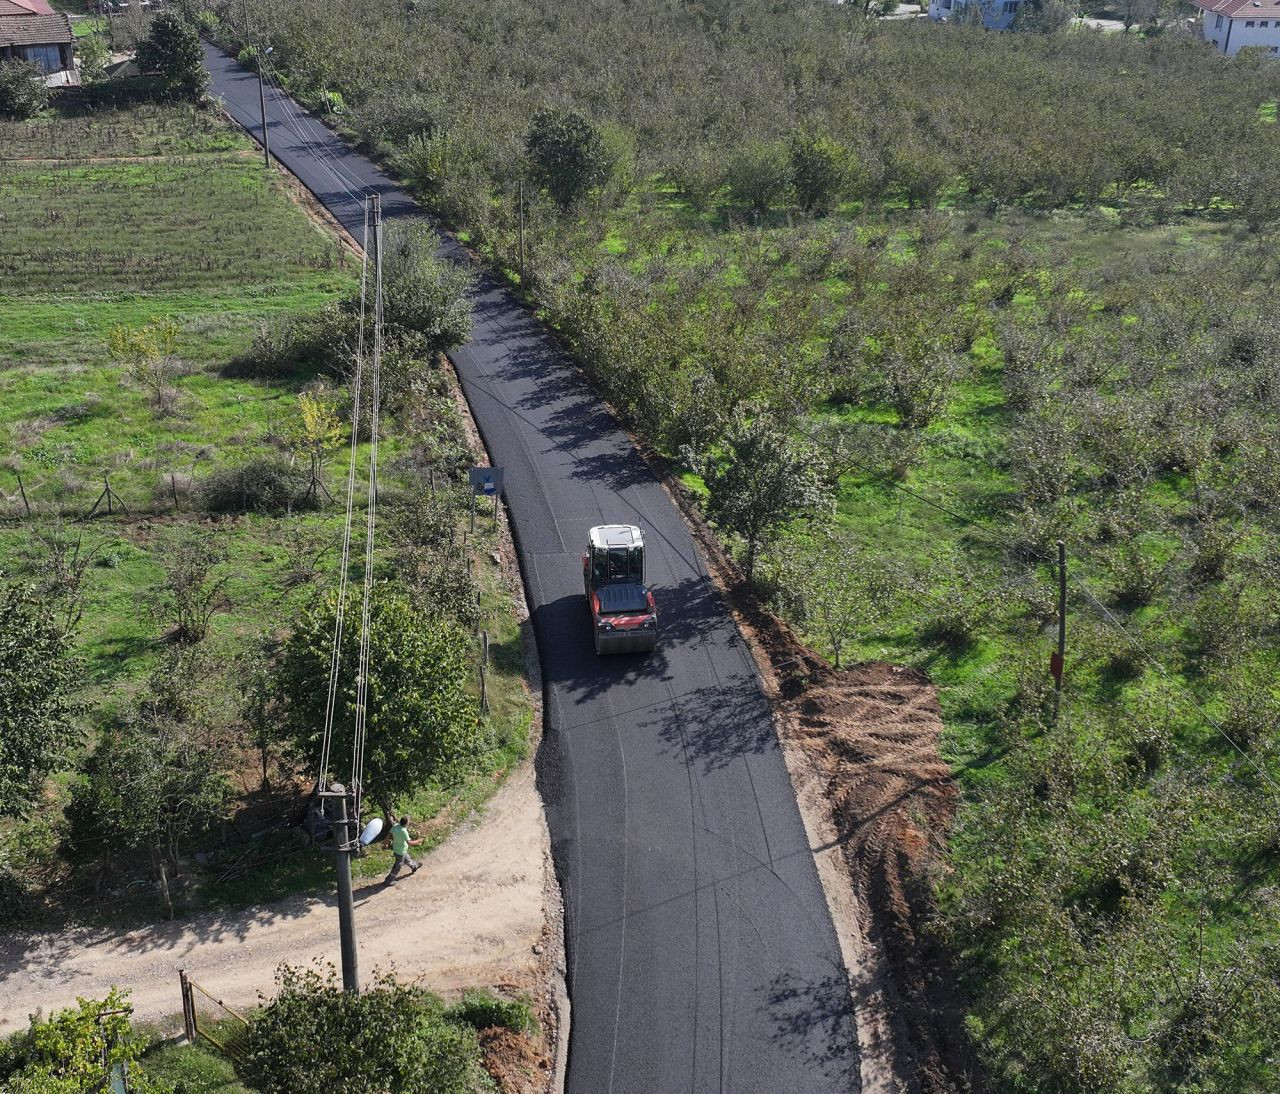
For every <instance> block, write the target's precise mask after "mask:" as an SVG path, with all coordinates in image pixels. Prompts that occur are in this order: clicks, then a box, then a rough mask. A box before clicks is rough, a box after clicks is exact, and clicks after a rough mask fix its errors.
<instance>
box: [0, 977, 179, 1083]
mask: <svg viewBox="0 0 1280 1094" xmlns="http://www.w3.org/2000/svg"><path fill="white" fill-rule="evenodd" d="M131 1009H132V1008H131V1007H130V1006H129V992H128V991H127V990H121V989H120V988H112V989H111V991H110V992H108V993H107V997H106V998H105V999H80V1000H78V1001H77V1004H76V1006H74V1007H68V1008H67V1009H66V1010H61V1011H59V1012H58V1013H57V1014H55V1015H54V1016H53V1017H52V1018H49V1019H47V1020H43V1019H40V1018H38V1017H37V1018H33V1019H32V1021H31V1025H30V1026H29V1027H28V1028H27V1029H26V1030H24V1031H23V1032H22V1033H19V1034H18V1035H17V1036H15V1037H13V1038H11V1039H10V1040H9V1041H8V1042H7V1043H6V1044H5V1045H4V1047H3V1049H2V1050H0V1085H2V1086H3V1087H4V1089H5V1090H6V1091H9V1092H10V1094H98V1091H102V1090H106V1089H109V1088H110V1077H111V1075H112V1074H113V1073H114V1072H116V1071H117V1069H119V1070H122V1071H125V1072H126V1073H127V1074H128V1076H129V1089H130V1090H132V1091H136V1092H137V1094H170V1092H171V1091H173V1086H172V1085H171V1084H169V1083H167V1082H163V1081H161V1080H157V1079H152V1078H149V1077H148V1076H146V1075H143V1074H140V1073H139V1072H138V1071H137V1069H136V1068H135V1067H133V1066H131V1065H135V1064H136V1063H137V1062H138V1060H139V1059H140V1058H141V1056H142V1053H143V1051H144V1050H145V1049H146V1045H147V1042H146V1040H145V1039H144V1038H143V1037H140V1036H139V1035H138V1034H136V1033H135V1032H134V1030H133V1025H132V1023H131V1022H130V1021H129V1012H130V1010H131Z"/></svg>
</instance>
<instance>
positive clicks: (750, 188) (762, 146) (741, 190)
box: [726, 141, 791, 214]
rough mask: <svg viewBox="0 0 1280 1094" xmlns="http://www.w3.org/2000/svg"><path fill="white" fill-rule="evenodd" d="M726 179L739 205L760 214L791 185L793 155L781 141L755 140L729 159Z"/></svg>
mask: <svg viewBox="0 0 1280 1094" xmlns="http://www.w3.org/2000/svg"><path fill="white" fill-rule="evenodd" d="M726 181H727V182H728V184H729V194H730V196H731V197H732V198H733V200H734V201H736V202H737V203H738V204H739V205H745V206H746V207H747V208H748V209H749V210H751V211H752V212H753V213H757V214H759V213H765V212H768V210H769V209H770V207H772V206H773V205H775V204H776V203H777V202H779V201H781V200H782V198H783V197H784V196H785V195H786V193H787V191H788V190H789V189H790V187H791V159H790V157H789V156H788V155H787V150H786V148H784V147H783V146H782V145H780V144H771V143H767V142H765V141H752V142H751V143H750V144H746V145H744V146H743V147H741V148H739V149H738V151H737V152H736V153H735V154H734V156H733V157H732V158H731V159H730V160H729V167H728V170H727V172H726Z"/></svg>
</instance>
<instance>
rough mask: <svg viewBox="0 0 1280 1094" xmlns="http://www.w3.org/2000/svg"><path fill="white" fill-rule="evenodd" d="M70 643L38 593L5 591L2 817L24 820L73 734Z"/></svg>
mask: <svg viewBox="0 0 1280 1094" xmlns="http://www.w3.org/2000/svg"><path fill="white" fill-rule="evenodd" d="M76 683H77V681H76V662H75V661H74V659H73V658H72V656H71V653H70V636H69V635H68V634H67V631H66V630H65V629H64V627H63V625H62V621H61V620H59V619H57V618H55V615H54V613H53V611H52V610H51V608H50V605H49V604H48V603H47V601H45V600H44V599H43V598H40V597H37V595H36V594H35V593H34V591H32V590H30V589H26V588H23V587H21V586H17V585H6V586H0V816H8V817H21V816H23V815H25V813H26V812H27V811H28V810H29V809H30V808H31V806H32V805H33V804H34V803H35V801H36V800H37V798H38V797H39V795H40V791H41V788H42V787H43V786H44V780H45V778H46V777H47V776H48V775H49V774H50V773H51V772H53V771H55V770H57V768H58V767H59V765H60V764H61V763H62V761H63V759H64V758H65V756H66V752H67V746H68V745H69V744H70V742H71V738H72V735H73V732H74V730H73V721H72V715H73V713H74V709H75V708H74V706H73V704H72V701H71V693H72V690H73V689H74V688H75V686H76Z"/></svg>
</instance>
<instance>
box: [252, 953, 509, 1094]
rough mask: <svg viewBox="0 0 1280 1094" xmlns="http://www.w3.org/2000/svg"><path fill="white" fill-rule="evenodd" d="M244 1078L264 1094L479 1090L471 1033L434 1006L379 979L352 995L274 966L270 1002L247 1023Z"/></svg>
mask: <svg viewBox="0 0 1280 1094" xmlns="http://www.w3.org/2000/svg"><path fill="white" fill-rule="evenodd" d="M240 1071H241V1074H242V1076H243V1077H244V1078H245V1079H246V1080H247V1081H248V1082H249V1083H251V1084H252V1085H253V1087H254V1088H255V1089H256V1090H261V1091H262V1092H263V1094H295V1092H297V1091H300V1090H326V1089H327V1090H343V1091H349V1092H351V1094H374V1092H375V1091H388V1090H395V1091H397V1092H399V1094H472V1092H473V1091H476V1090H482V1089H485V1082H484V1080H485V1077H484V1074H483V1072H482V1070H481V1067H480V1046H479V1044H478V1042H477V1041H476V1035H475V1031H474V1030H473V1029H471V1028H470V1027H469V1026H466V1025H460V1024H457V1023H455V1022H451V1021H449V1020H448V1019H447V1017H446V1015H445V1012H444V1007H443V1006H442V1004H441V1002H440V1000H439V999H438V998H437V997H436V996H434V995H432V994H431V993H430V992H427V991H424V990H423V989H421V988H414V987H406V986H405V985H402V984H397V983H396V982H395V981H394V980H392V979H391V977H390V976H388V975H386V974H381V975H379V976H378V977H377V979H375V981H374V983H373V984H372V986H366V987H365V989H364V990H363V991H361V993H360V994H359V995H352V994H349V993H347V992H344V991H342V990H341V988H340V987H339V985H338V984H337V981H336V977H335V976H334V973H333V970H332V969H330V970H329V973H328V975H327V976H323V977H322V976H321V975H320V974H319V973H317V972H315V971H313V970H309V969H308V970H304V969H296V968H291V967H290V966H288V965H282V966H280V968H279V970H278V971H277V972H276V995H275V997H274V998H273V999H272V1000H271V1001H270V1002H269V1003H268V1004H267V1005H266V1006H265V1007H264V1008H263V1009H262V1010H261V1011H260V1012H259V1013H258V1014H256V1015H255V1016H254V1018H253V1020H252V1022H251V1025H250V1028H249V1032H248V1039H247V1060H246V1062H245V1064H244V1065H243V1067H242V1068H241V1069H240Z"/></svg>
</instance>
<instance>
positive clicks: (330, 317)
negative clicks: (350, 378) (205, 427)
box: [225, 305, 359, 381]
mask: <svg viewBox="0 0 1280 1094" xmlns="http://www.w3.org/2000/svg"><path fill="white" fill-rule="evenodd" d="M358 322H359V320H358V316H357V315H356V314H354V313H353V312H352V311H350V310H349V309H346V308H342V307H340V306H336V305H335V306H329V307H326V308H322V309H321V310H320V311H317V312H314V313H312V314H310V315H300V316H289V317H286V318H284V319H278V320H275V321H272V322H268V323H264V324H263V325H262V326H261V327H259V328H258V332H257V334H255V335H254V338H253V344H252V345H251V346H250V348H249V349H248V350H246V351H245V352H244V353H242V354H240V355H239V356H238V357H236V358H234V359H233V360H232V361H231V363H230V364H229V365H228V366H227V367H226V369H225V374H226V375H228V376H234V377H245V378H248V379H256V380H296V381H305V380H308V379H311V378H312V377H314V376H316V375H317V374H320V373H329V374H330V375H333V376H345V375H346V374H347V373H348V371H349V370H350V368H351V362H352V359H353V355H354V353H355V343H356V334H357V327H358Z"/></svg>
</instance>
